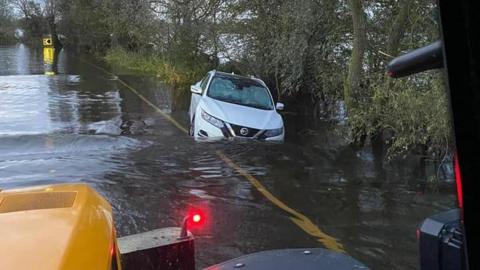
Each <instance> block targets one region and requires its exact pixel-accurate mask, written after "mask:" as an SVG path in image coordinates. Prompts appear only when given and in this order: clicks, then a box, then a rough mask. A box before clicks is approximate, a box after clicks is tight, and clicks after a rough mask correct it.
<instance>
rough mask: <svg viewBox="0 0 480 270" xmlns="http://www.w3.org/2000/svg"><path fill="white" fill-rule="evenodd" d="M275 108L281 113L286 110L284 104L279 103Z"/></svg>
mask: <svg viewBox="0 0 480 270" xmlns="http://www.w3.org/2000/svg"><path fill="white" fill-rule="evenodd" d="M275 108H276V109H277V110H279V111H282V110H283V109H285V105H284V104H283V103H280V102H277V104H276V105H275Z"/></svg>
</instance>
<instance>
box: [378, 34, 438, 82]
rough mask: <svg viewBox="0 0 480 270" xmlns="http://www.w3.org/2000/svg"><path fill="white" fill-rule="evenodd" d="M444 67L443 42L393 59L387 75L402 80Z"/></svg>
mask: <svg viewBox="0 0 480 270" xmlns="http://www.w3.org/2000/svg"><path fill="white" fill-rule="evenodd" d="M443 66H444V64H443V50H442V42H441V41H436V42H434V43H432V44H430V45H427V46H425V47H422V48H419V49H416V50H413V51H411V52H409V53H406V54H404V55H401V56H399V57H396V58H395V59H393V60H392V61H391V62H390V63H388V66H387V74H388V76H390V77H392V78H401V77H405V76H408V75H411V74H415V73H419V72H422V71H425V70H429V69H436V68H443Z"/></svg>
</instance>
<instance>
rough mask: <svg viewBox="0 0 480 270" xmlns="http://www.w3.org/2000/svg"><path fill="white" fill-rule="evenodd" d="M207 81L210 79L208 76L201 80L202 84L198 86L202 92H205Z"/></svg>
mask: <svg viewBox="0 0 480 270" xmlns="http://www.w3.org/2000/svg"><path fill="white" fill-rule="evenodd" d="M208 79H210V74H208V75H207V76H205V78H203V80H202V83H201V84H200V88H202V90H203V91H205V89H206V88H207V84H208Z"/></svg>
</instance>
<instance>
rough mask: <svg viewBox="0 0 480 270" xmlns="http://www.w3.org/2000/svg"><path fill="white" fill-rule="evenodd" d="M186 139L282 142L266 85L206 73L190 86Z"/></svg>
mask: <svg viewBox="0 0 480 270" xmlns="http://www.w3.org/2000/svg"><path fill="white" fill-rule="evenodd" d="M191 91H192V99H191V101H190V109H189V116H190V135H191V136H193V137H194V138H195V139H198V138H231V137H240V138H250V139H259V140H269V141H283V138H284V136H285V131H284V127H283V119H282V116H281V115H280V114H279V113H278V112H277V110H283V107H284V105H283V104H282V103H277V104H276V105H274V102H273V98H272V95H271V94H270V91H269V90H268V87H267V86H266V84H265V83H264V82H263V81H262V80H260V79H256V78H249V77H243V76H239V75H234V74H230V73H223V72H218V71H210V72H208V74H207V76H205V78H203V79H202V80H201V81H200V82H198V83H196V84H195V85H192V86H191Z"/></svg>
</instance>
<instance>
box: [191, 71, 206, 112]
mask: <svg viewBox="0 0 480 270" xmlns="http://www.w3.org/2000/svg"><path fill="white" fill-rule="evenodd" d="M209 80H210V73H208V74H207V76H205V77H204V78H203V79H202V80H201V81H199V82H197V83H196V84H195V85H199V86H200V88H201V89H202V94H195V93H192V98H191V99H190V109H189V112H188V114H189V116H190V121H192V120H193V116H194V115H195V111H196V110H197V106H198V103H199V102H200V100H201V99H202V97H203V93H205V90H206V88H207V85H208V81H209Z"/></svg>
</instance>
